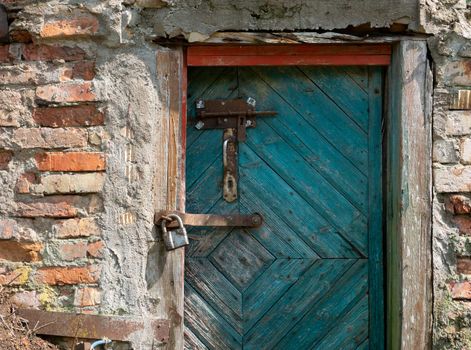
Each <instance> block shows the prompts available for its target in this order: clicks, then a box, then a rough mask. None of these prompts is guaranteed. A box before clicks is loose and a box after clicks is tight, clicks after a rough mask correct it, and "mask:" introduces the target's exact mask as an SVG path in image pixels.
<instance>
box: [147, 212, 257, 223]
mask: <svg viewBox="0 0 471 350" xmlns="http://www.w3.org/2000/svg"><path fill="white" fill-rule="evenodd" d="M169 214H177V215H178V216H180V217H181V218H182V220H183V224H184V225H186V226H215V227H227V226H233V227H259V226H260V225H262V224H263V217H262V215H260V214H259V213H254V214H250V215H240V214H230V215H215V214H191V213H182V212H179V211H158V212H156V213H155V219H154V221H155V223H156V224H159V223H160V221H161V220H162V217H165V216H168V215H169ZM168 227H177V223H176V222H174V221H172V223H170V225H168Z"/></svg>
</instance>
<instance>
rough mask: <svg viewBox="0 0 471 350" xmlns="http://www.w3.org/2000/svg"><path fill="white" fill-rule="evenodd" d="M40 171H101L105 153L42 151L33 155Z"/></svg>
mask: <svg viewBox="0 0 471 350" xmlns="http://www.w3.org/2000/svg"><path fill="white" fill-rule="evenodd" d="M35 159H36V166H37V168H38V170H40V171H77V172H79V171H102V170H105V167H106V164H105V155H104V154H103V153H99V152H44V153H38V154H36V156H35Z"/></svg>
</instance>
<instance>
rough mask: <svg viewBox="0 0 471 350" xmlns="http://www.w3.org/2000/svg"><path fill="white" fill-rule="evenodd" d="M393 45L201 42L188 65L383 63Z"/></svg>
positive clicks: (190, 54) (387, 60) (190, 52)
mask: <svg viewBox="0 0 471 350" xmlns="http://www.w3.org/2000/svg"><path fill="white" fill-rule="evenodd" d="M390 57H391V47H390V45H389V44H364V45H354V44H350V45H301V44H299V45H259V46H250V45H217V46H215V45H197V46H190V47H188V51H187V64H188V66H289V65H298V66H299V65H329V66H346V65H367V66H368V65H380V66H387V65H389V63H390Z"/></svg>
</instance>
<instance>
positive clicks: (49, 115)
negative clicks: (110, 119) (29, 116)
mask: <svg viewBox="0 0 471 350" xmlns="http://www.w3.org/2000/svg"><path fill="white" fill-rule="evenodd" d="M33 119H34V120H35V121H36V123H38V124H39V125H41V126H48V127H52V128H57V127H64V126H96V125H103V123H104V119H105V117H104V114H103V113H102V112H100V111H99V110H98V109H97V108H96V106H93V105H80V106H68V107H41V108H35V109H34V111H33Z"/></svg>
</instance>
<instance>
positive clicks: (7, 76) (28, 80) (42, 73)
mask: <svg viewBox="0 0 471 350" xmlns="http://www.w3.org/2000/svg"><path fill="white" fill-rule="evenodd" d="M62 74H63V73H62V72H61V69H44V67H40V66H35V65H30V64H17V65H14V66H0V81H1V82H2V84H4V85H5V86H6V85H28V84H50V83H56V82H59V81H60V77H61V75H62Z"/></svg>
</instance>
